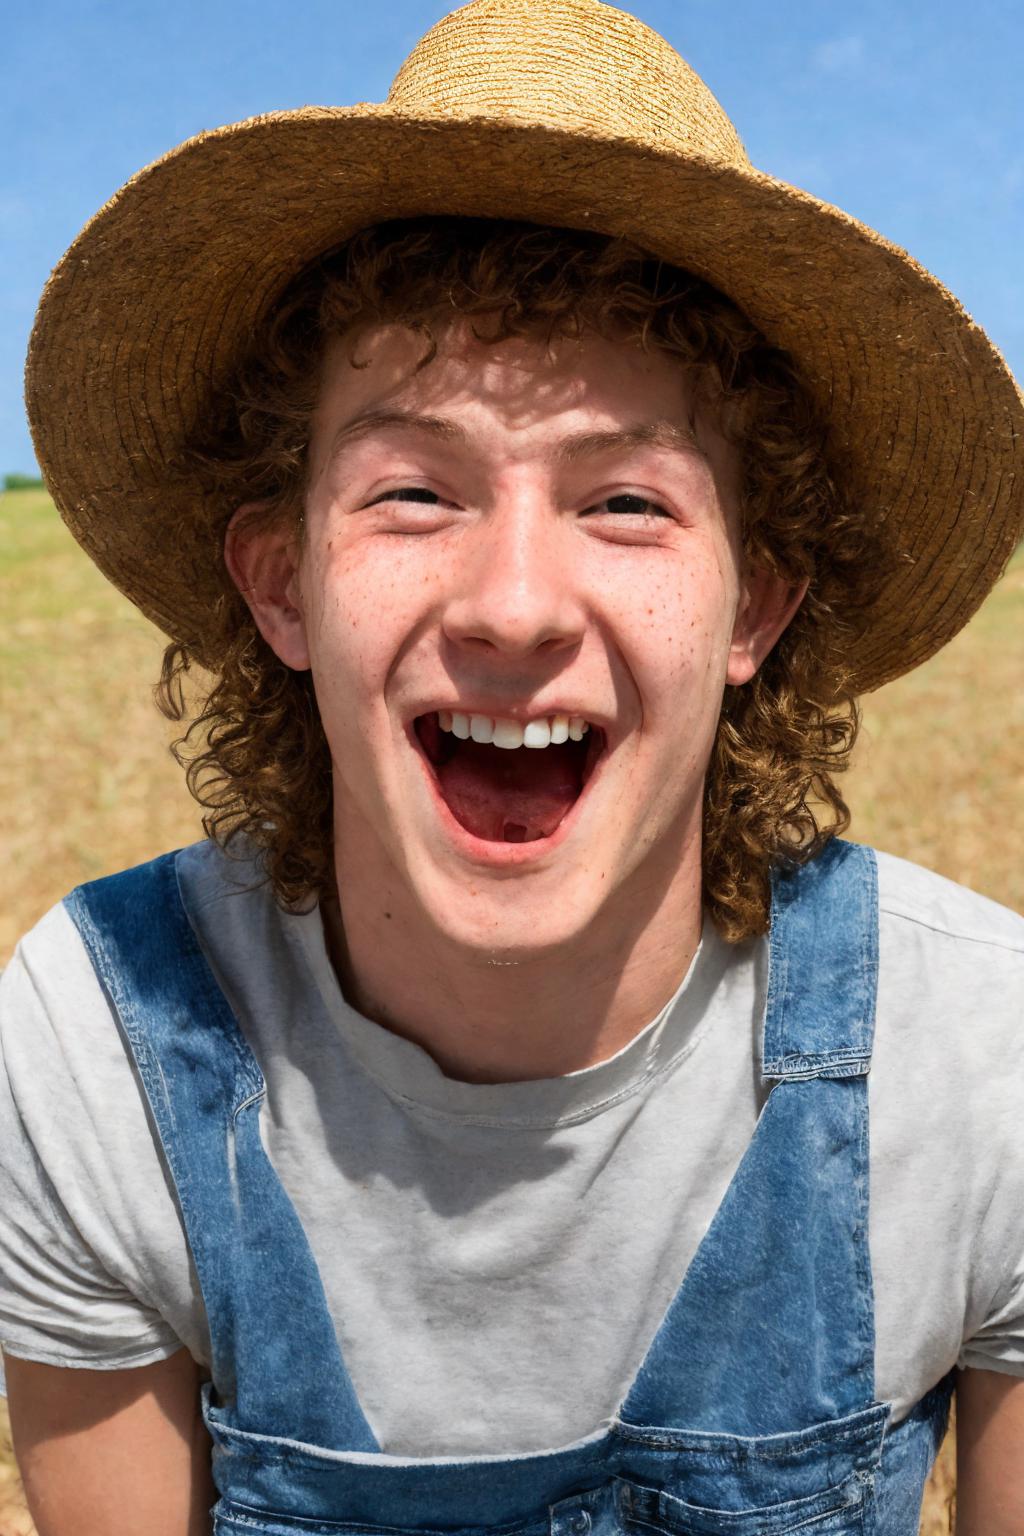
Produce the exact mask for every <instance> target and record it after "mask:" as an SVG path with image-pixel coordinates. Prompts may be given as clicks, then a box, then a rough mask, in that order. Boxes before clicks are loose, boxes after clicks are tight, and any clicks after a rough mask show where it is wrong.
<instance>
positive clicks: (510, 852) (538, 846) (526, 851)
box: [407, 723, 608, 869]
mask: <svg viewBox="0 0 1024 1536" xmlns="http://www.w3.org/2000/svg"><path fill="white" fill-rule="evenodd" d="M407 734H408V736H409V741H410V743H411V745H412V749H413V751H414V752H415V754H416V756H417V757H418V758H419V761H420V765H421V767H422V769H423V773H424V775H425V777H426V780H427V783H428V785H429V787H430V793H431V795H432V797H433V801H434V805H435V807H436V809H437V813H438V816H439V818H440V821H441V825H442V826H443V827H444V830H445V832H446V834H447V836H448V840H449V842H451V843H453V844H454V845H455V849H456V852H457V853H459V854H461V855H462V857H463V858H465V859H469V860H470V861H471V862H472V863H474V864H486V865H487V866H488V867H489V868H491V869H519V868H521V867H522V866H523V865H524V864H537V863H539V862H540V861H541V860H542V859H544V858H546V857H547V855H548V854H550V853H555V852H557V850H558V849H559V848H561V846H562V844H563V843H564V842H565V841H566V839H567V838H569V837H571V835H572V829H573V827H574V826H575V825H576V822H577V820H578V818H579V814H580V807H581V806H582V804H583V802H584V800H586V799H587V797H588V795H589V794H590V789H591V786H592V785H593V783H594V781H595V780H596V779H597V777H598V775H599V774H600V773H601V770H602V768H603V767H604V760H605V758H606V756H607V755H608V744H607V742H605V746H604V749H603V751H602V752H601V755H600V756H599V757H598V759H597V762H596V763H595V764H594V766H593V768H592V769H591V771H590V776H589V778H588V779H587V782H586V783H585V784H584V786H583V788H582V789H581V790H580V793H579V795H578V796H577V798H576V800H574V801H573V804H572V807H571V808H570V809H569V810H568V811H566V813H565V815H564V816H563V817H562V819H561V821H560V822H559V823H558V826H557V827H556V828H555V830H554V831H553V832H552V833H551V835H550V837H538V838H535V839H534V841H533V842H532V843H497V842H492V841H491V840H490V839H489V838H486V837H476V836H475V835H474V834H473V833H472V832H468V831H467V830H466V828H465V827H464V826H463V825H462V823H461V821H456V819H455V817H454V816H453V815H452V813H451V811H450V810H449V809H448V804H447V801H446V800H445V798H444V796H443V795H442V793H441V790H440V786H439V785H438V782H437V778H436V777H435V774H434V770H433V767H432V765H431V764H430V762H429V761H428V759H427V758H426V757H425V756H424V753H423V749H422V747H421V746H420V743H419V739H418V737H417V735H416V730H415V726H414V725H413V724H411V723H410V725H409V726H408V728H407Z"/></svg>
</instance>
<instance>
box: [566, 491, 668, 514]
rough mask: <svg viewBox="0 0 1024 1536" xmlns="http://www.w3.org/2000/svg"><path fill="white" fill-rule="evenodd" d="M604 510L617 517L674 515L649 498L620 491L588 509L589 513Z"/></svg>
mask: <svg viewBox="0 0 1024 1536" xmlns="http://www.w3.org/2000/svg"><path fill="white" fill-rule="evenodd" d="M604 510H607V511H609V512H612V513H614V514H615V516H617V517H671V515H672V514H671V513H670V512H666V510H665V508H664V507H662V506H659V505H658V503H657V502H656V501H651V500H650V498H649V497H647V496H638V495H636V494H635V492H632V491H620V492H619V493H618V494H617V495H615V496H606V497H605V498H604V500H603V501H599V502H597V503H595V505H594V506H592V507H588V508H587V513H591V512H601V511H604Z"/></svg>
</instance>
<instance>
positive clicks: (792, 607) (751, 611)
mask: <svg viewBox="0 0 1024 1536" xmlns="http://www.w3.org/2000/svg"><path fill="white" fill-rule="evenodd" d="M807 587H808V583H807V582H806V581H801V582H798V583H797V584H796V585H794V584H793V583H791V582H788V581H786V579H785V578H784V577H782V576H776V575H774V574H773V573H772V572H770V571H761V570H755V571H749V572H748V573H747V575H746V577H745V578H744V583H743V595H742V597H741V599H740V606H739V609H738V611H737V615H736V623H735V625H734V627H733V633H732V644H731V646H730V647H729V665H728V668H727V670H726V679H725V680H726V682H727V683H730V684H732V686H733V687H738V686H740V685H742V684H743V683H749V682H750V679H751V678H752V677H753V676H754V673H755V672H756V671H757V669H758V667H759V666H760V665H761V663H762V662H763V661H764V659H765V657H766V656H767V655H768V653H769V651H770V650H771V648H772V646H773V645H774V644H775V642H776V640H778V638H779V636H780V635H781V634H782V633H783V631H784V630H785V628H786V626H787V625H788V624H789V622H790V620H791V619H792V617H793V615H794V614H795V613H796V611H797V609H798V608H799V607H800V604H801V603H802V602H803V600H804V594H805V593H806V591H807Z"/></svg>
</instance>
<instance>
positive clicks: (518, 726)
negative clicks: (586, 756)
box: [437, 709, 590, 747]
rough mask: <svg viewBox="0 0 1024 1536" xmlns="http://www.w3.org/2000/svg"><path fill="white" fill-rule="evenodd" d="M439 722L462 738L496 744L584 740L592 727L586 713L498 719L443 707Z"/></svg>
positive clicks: (535, 744) (542, 744)
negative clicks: (532, 718)
mask: <svg viewBox="0 0 1024 1536" xmlns="http://www.w3.org/2000/svg"><path fill="white" fill-rule="evenodd" d="M437 723H438V724H439V725H440V727H441V729H442V731H451V733H452V735H453V736H457V737H458V738H459V740H460V741H468V740H470V738H472V740H473V741H489V742H491V744H492V745H493V746H495V747H549V746H551V745H554V746H558V745H559V743H560V742H563V741H582V740H583V738H584V736H585V735H586V733H587V731H589V729H590V726H589V725H588V724H587V722H586V720H584V718H583V716H582V715H551V716H550V717H546V716H545V717H542V718H541V719H539V720H530V721H528V722H527V723H526V724H525V725H524V724H523V723H522V722H521V721H519V720H501V719H498V720H494V719H492V718H491V716H490V715H463V714H460V713H459V711H458V710H448V709H439V710H438V712H437Z"/></svg>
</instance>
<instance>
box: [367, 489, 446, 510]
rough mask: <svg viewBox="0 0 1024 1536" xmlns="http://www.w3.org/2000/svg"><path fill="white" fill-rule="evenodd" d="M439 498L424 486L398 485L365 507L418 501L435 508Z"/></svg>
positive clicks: (434, 492)
mask: <svg viewBox="0 0 1024 1536" xmlns="http://www.w3.org/2000/svg"><path fill="white" fill-rule="evenodd" d="M440 500H441V498H440V496H438V494H437V492H436V491H431V490H428V488H427V487H426V486H425V485H399V486H396V487H395V489H394V490H393V491H382V492H381V494H380V495H379V496H375V497H374V498H373V500H372V501H371V502H368V503H367V505H368V506H371V507H375V506H377V504H378V502H381V501H418V502H422V503H426V504H428V505H430V506H436V505H437V504H438V503H439V502H440Z"/></svg>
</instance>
